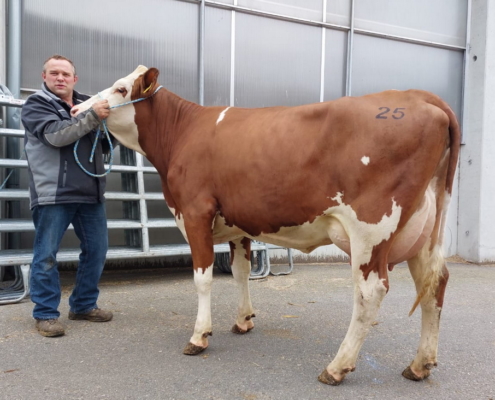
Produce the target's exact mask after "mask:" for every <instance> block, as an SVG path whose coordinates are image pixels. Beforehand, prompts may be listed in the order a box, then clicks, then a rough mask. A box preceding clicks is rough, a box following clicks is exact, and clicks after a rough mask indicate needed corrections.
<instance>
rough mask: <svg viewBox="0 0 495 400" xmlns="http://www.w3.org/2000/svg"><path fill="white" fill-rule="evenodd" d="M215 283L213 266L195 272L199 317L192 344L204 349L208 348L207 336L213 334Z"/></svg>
mask: <svg viewBox="0 0 495 400" xmlns="http://www.w3.org/2000/svg"><path fill="white" fill-rule="evenodd" d="M212 281H213V265H210V266H209V267H208V268H207V269H206V271H204V273H203V270H202V269H199V270H197V271H196V270H195V271H194V283H195V284H196V290H197V292H198V316H197V318H196V325H195V326H194V334H193V335H192V336H191V343H192V344H194V345H196V346H200V347H203V348H206V347H208V338H207V335H208V334H209V333H211V283H212Z"/></svg>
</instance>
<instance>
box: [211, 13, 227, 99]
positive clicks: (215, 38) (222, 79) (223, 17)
mask: <svg viewBox="0 0 495 400" xmlns="http://www.w3.org/2000/svg"><path fill="white" fill-rule="evenodd" d="M231 21H232V12H231V11H227V10H220V9H217V8H210V7H208V8H206V22H205V105H206V106H222V105H229V102H230V56H231V55H230V53H231V51H230V48H231V46H230V39H231V31H232V30H231V25H232V22H231Z"/></svg>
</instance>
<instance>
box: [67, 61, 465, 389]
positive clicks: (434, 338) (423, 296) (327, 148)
mask: <svg viewBox="0 0 495 400" xmlns="http://www.w3.org/2000/svg"><path fill="white" fill-rule="evenodd" d="M158 75H159V71H158V70H157V69H156V68H149V69H148V68H146V67H144V66H139V67H138V68H137V69H136V70H135V71H134V72H132V73H131V74H130V75H128V76H126V77H125V78H122V79H119V80H117V81H116V82H115V84H114V85H113V86H112V87H111V88H108V89H106V90H104V91H102V92H101V93H100V94H99V95H97V96H94V97H93V98H91V99H89V100H88V101H86V102H85V103H82V104H80V105H78V106H76V107H75V108H74V109H73V111H72V113H73V116H74V117H76V116H77V115H78V114H79V113H80V112H82V111H84V110H87V109H89V108H90V107H91V105H92V104H93V103H94V102H95V101H97V100H98V99H101V98H105V99H107V100H108V102H109V104H110V106H111V107H112V110H111V112H110V115H109V117H108V119H107V125H108V128H109V130H110V131H111V132H112V134H113V135H114V136H115V137H116V138H117V139H118V141H119V142H120V143H121V144H122V145H124V146H126V147H128V148H130V149H133V150H135V151H137V152H139V153H141V154H142V155H143V156H145V157H146V158H148V160H149V161H150V162H151V163H152V164H153V165H154V166H155V168H156V169H157V171H158V173H159V175H160V178H161V184H162V188H163V193H164V196H165V200H166V203H167V205H168V207H169V208H170V210H171V212H172V213H173V215H174V216H175V219H176V222H177V225H178V227H179V229H180V230H181V232H182V234H183V235H184V237H185V238H186V240H187V242H188V243H189V245H190V247H191V254H192V260H193V269H194V282H195V286H196V289H197V293H198V314H197V319H196V324H195V327H194V332H193V334H192V337H191V339H190V341H189V343H188V344H187V346H186V347H185V349H184V353H185V354H188V355H195V354H198V353H200V352H201V351H203V350H205V349H206V348H207V347H208V336H210V335H211V333H212V322H211V307H210V292H211V284H212V270H213V262H214V247H213V246H214V244H217V243H223V242H229V244H230V249H231V263H232V272H233V276H234V279H235V281H236V283H237V286H238V288H239V304H238V314H237V319H236V321H235V324H234V326H233V328H232V331H233V332H235V333H239V334H243V333H246V332H248V331H250V330H252V329H253V327H254V323H253V319H252V318H253V317H254V312H253V307H252V304H251V299H250V294H249V287H248V283H249V275H250V244H251V240H258V241H262V242H267V243H272V244H275V245H279V246H283V247H290V248H294V249H298V250H300V251H302V252H305V253H309V252H311V251H312V250H314V249H315V248H317V247H319V246H323V245H328V244H332V243H333V244H335V245H336V246H337V247H339V248H340V249H342V250H343V251H344V252H346V253H347V254H348V255H349V256H350V264H351V269H352V279H353V285H354V305H353V313H352V318H351V322H350V326H349V329H348V331H347V333H346V335H345V338H344V340H343V342H342V344H341V346H340V348H339V350H338V352H337V354H336V356H335V358H334V359H333V360H332V361H331V363H330V364H329V365H328V366H327V367H326V368H325V369H324V370H323V372H322V373H321V374H320V376H319V377H318V379H319V380H320V381H321V382H323V383H326V384H330V385H338V384H340V383H341V382H342V381H343V379H344V377H345V376H346V374H348V373H349V372H352V371H354V369H355V367H356V359H357V357H358V352H359V350H360V348H361V346H362V344H363V341H364V339H365V337H366V335H367V333H368V331H369V329H370V327H371V326H372V323H373V322H374V320H375V317H376V315H377V312H378V309H379V307H380V303H381V301H382V300H383V298H384V296H385V294H386V293H387V292H388V290H389V281H388V272H389V271H392V268H393V266H394V265H396V264H398V263H401V262H404V261H407V263H408V266H409V270H410V273H411V275H412V277H413V279H414V282H415V285H416V291H417V297H416V301H415V302H414V305H413V307H412V310H411V313H412V312H413V311H414V309H415V308H416V306H417V305H420V306H421V310H422V328H421V339H420V344H419V349H418V351H417V354H416V357H415V358H414V360H413V361H412V362H411V364H410V365H409V366H408V367H407V368H406V369H405V370H404V371H403V373H402V374H403V376H404V377H406V378H408V379H411V380H415V381H417V380H422V379H424V378H426V377H428V376H429V375H430V370H431V369H432V368H433V367H434V366H436V365H437V347H438V334H439V321H440V312H441V309H442V306H443V299H444V292H445V287H446V284H447V281H448V278H449V273H448V270H447V268H446V263H445V260H444V257H443V254H442V242H443V232H444V225H445V219H446V213H447V208H448V203H449V200H450V197H451V193H452V186H453V180H454V175H455V170H456V165H457V159H458V153H459V148H460V128H459V124H458V122H457V119H456V116H455V114H454V112H453V111H452V110H451V108H450V107H449V106H448V105H447V103H445V102H444V101H443V100H441V99H440V98H439V97H438V96H436V95H434V94H432V93H429V92H426V91H420V90H408V91H396V90H391V91H385V92H381V93H376V94H369V95H365V96H362V97H343V98H340V99H337V100H334V101H328V102H322V103H317V104H309V105H301V106H295V107H267V108H253V109H249V108H238V107H218V106H215V107H203V106H200V105H198V104H195V103H193V102H190V101H186V100H185V99H182V98H181V97H179V96H177V95H176V94H174V93H172V92H170V91H168V90H166V89H165V88H162V87H161V86H160V85H159V83H158V81H157V78H158Z"/></svg>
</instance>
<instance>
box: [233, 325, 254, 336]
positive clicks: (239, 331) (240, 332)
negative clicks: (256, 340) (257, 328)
mask: <svg viewBox="0 0 495 400" xmlns="http://www.w3.org/2000/svg"><path fill="white" fill-rule="evenodd" d="M253 328H254V326H251V327H249V328H247V329H242V328H241V327H240V326H239V325H237V324H235V325H234V326H233V327H232V329H231V330H230V331H231V332H232V333H237V334H238V335H243V334H244V333H248V332H249V331H250V330H251V329H253Z"/></svg>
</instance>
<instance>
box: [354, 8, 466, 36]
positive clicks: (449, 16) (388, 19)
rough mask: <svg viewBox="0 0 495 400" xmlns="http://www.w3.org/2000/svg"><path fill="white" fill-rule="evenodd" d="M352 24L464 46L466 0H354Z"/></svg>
mask: <svg viewBox="0 0 495 400" xmlns="http://www.w3.org/2000/svg"><path fill="white" fill-rule="evenodd" d="M355 1H356V3H355V27H356V28H362V29H367V30H372V31H377V32H382V33H389V34H392V35H398V36H407V37H411V38H415V39H421V40H427V41H432V42H439V43H443V44H451V45H456V46H464V45H465V43H466V21H467V7H468V4H467V3H468V1H467V0H414V1H410V0H394V1H390V0H373V1H369V0H355Z"/></svg>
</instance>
